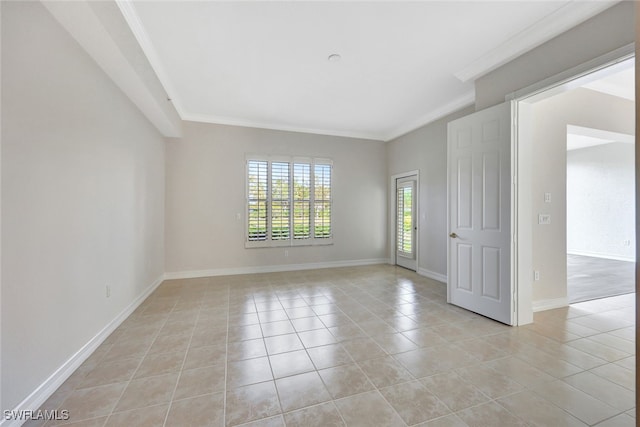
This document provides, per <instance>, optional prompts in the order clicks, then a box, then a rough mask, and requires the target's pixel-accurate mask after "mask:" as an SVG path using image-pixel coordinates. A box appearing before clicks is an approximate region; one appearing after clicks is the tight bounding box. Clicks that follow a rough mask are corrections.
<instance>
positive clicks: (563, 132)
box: [531, 89, 635, 304]
mask: <svg viewBox="0 0 640 427" xmlns="http://www.w3.org/2000/svg"><path fill="white" fill-rule="evenodd" d="M634 108H635V105H634V102H633V101H629V100H626V99H622V98H618V97H614V96H611V95H606V94H603V93H600V92H595V91H592V90H588V89H576V90H573V91H569V92H565V93H563V94H560V95H557V96H554V97H551V98H549V99H546V100H544V101H541V102H538V103H536V104H533V106H532V115H533V117H532V121H533V122H532V128H533V140H532V158H531V161H532V171H533V172H532V188H531V195H532V211H533V218H534V224H532V228H533V230H532V232H533V268H534V269H536V270H538V271H540V281H537V282H534V285H533V301H534V304H535V303H539V302H540V301H550V300H560V299H562V298H565V297H566V296H567V287H566V283H567V256H566V253H567V228H566V227H567V207H566V202H567V172H566V170H567V143H566V140H567V125H575V126H582V127H587V128H594V129H600V130H606V131H611V132H618V133H624V134H630V135H633V134H634V126H635V118H634ZM544 193H551V203H545V201H544ZM540 213H545V214H550V215H551V224H550V225H539V224H538V223H537V220H538V214H540Z"/></svg>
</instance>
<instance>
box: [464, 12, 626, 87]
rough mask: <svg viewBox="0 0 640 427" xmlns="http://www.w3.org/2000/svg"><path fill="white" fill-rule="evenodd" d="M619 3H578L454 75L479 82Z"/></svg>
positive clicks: (546, 19) (548, 17)
mask: <svg viewBox="0 0 640 427" xmlns="http://www.w3.org/2000/svg"><path fill="white" fill-rule="evenodd" d="M616 3H619V1H578V0H574V1H572V2H570V3H567V4H566V5H564V6H562V7H561V8H560V9H558V10H556V11H555V12H553V13H551V14H550V15H548V16H546V17H545V18H543V19H541V20H540V21H538V22H537V23H535V24H533V25H531V26H529V27H527V28H525V29H524V30H522V31H521V32H519V33H518V34H515V35H514V36H513V37H511V38H509V40H508V41H506V42H505V43H503V44H501V45H500V46H498V47H496V48H494V49H492V50H490V51H489V52H487V53H486V54H485V55H483V56H481V57H480V58H478V59H476V60H475V61H473V62H472V63H471V64H469V65H467V66H466V67H465V68H463V69H462V70H460V71H458V72H457V73H455V74H454V75H455V76H456V77H457V78H458V79H460V80H462V81H463V82H469V81H473V80H476V79H477V78H479V77H482V76H484V75H485V74H487V73H489V72H491V71H493V70H495V69H496V68H498V67H500V66H502V65H504V64H506V63H507V62H509V61H511V60H513V59H515V58H517V57H518V56H520V55H522V54H523V53H525V52H528V51H529V50H531V49H534V48H536V47H538V46H540V45H541V44H543V43H545V42H547V41H549V40H551V39H552V38H554V37H556V36H558V35H560V34H562V33H564V32H565V31H567V30H569V29H571V28H573V27H575V26H577V25H579V24H581V23H583V22H584V21H586V20H588V19H589V18H592V17H593V16H595V15H597V14H599V13H601V12H603V11H604V10H606V9H608V8H610V7H611V6H613V5H615V4H616Z"/></svg>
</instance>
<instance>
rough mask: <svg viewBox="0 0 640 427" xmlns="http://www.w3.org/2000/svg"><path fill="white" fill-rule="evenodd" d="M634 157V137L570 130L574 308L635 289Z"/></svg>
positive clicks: (570, 264) (569, 226)
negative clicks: (580, 303) (579, 304)
mask: <svg viewBox="0 0 640 427" xmlns="http://www.w3.org/2000/svg"><path fill="white" fill-rule="evenodd" d="M631 71H633V70H631ZM629 77H631V78H633V77H632V76H629ZM617 81H618V82H619V84H620V86H621V87H625V88H629V89H630V91H631V92H632V91H633V80H630V81H624V80H620V79H619V80H617ZM629 98H632V94H630V95H629ZM602 109H603V114H607V112H606V109H605V108H604V106H603V108H602ZM634 157H635V147H634V137H633V135H628V134H621V133H616V132H609V131H603V130H598V129H592V128H583V127H579V126H573V125H569V126H567V297H568V300H569V304H573V303H578V302H583V301H589V300H593V299H600V298H606V297H611V296H616V295H623V294H628V293H633V292H634V291H635V255H636V254H635V188H634V187H635V185H634V173H635V172H634Z"/></svg>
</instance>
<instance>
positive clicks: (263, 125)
mask: <svg viewBox="0 0 640 427" xmlns="http://www.w3.org/2000/svg"><path fill="white" fill-rule="evenodd" d="M182 119H183V120H186V121H192V122H200V123H212V124H218V125H228V126H241V127H248V128H258V129H268V130H277V131H285V132H300V133H311V134H315V135H327V136H339V137H343V138H357V139H368V140H372V141H377V142H384V141H386V139H385V138H384V135H382V134H378V133H367V132H358V131H344V130H334V129H318V128H307V127H303V126H287V125H279V124H275V123H267V122H259V121H252V120H244V119H239V118H232V117H223V116H212V115H208V114H192V113H186V114H184V115H183V116H182Z"/></svg>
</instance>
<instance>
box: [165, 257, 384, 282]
mask: <svg viewBox="0 0 640 427" xmlns="http://www.w3.org/2000/svg"><path fill="white" fill-rule="evenodd" d="M387 263H388V260H387V259H385V258H376V259H359V260H351V261H329V262H312V263H305V264H281V265H264V266H257V267H235V268H215V269H211V270H191V271H174V272H170V273H165V275H164V278H165V279H166V280H174V279H195V278H198V277H212V276H233V275H237V274H254V273H278V272H283V271H300V270H315V269H319V268H336V267H358V266H363V265H375V264H387Z"/></svg>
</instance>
